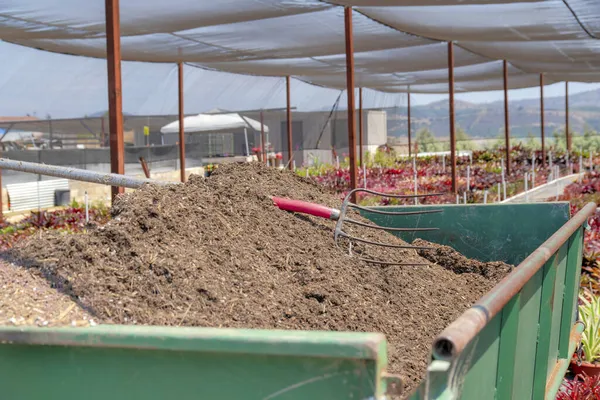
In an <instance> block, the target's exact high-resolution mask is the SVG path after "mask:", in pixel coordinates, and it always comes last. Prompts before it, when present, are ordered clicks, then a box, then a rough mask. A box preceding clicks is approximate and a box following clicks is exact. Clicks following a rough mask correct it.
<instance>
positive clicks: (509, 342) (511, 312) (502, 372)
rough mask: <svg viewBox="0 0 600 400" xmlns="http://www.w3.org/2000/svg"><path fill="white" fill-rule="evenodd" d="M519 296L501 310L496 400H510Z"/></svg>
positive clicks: (517, 328) (519, 305) (517, 332)
mask: <svg viewBox="0 0 600 400" xmlns="http://www.w3.org/2000/svg"><path fill="white" fill-rule="evenodd" d="M520 307H521V295H520V294H517V295H516V296H514V297H513V298H512V299H511V300H510V301H509V302H508V304H506V306H504V309H503V310H502V324H501V326H500V349H499V350H498V352H499V354H500V357H499V359H498V375H497V379H496V399H497V400H503V399H510V396H511V393H512V386H513V381H514V376H515V375H514V374H515V359H516V353H517V336H518V334H519V311H520Z"/></svg>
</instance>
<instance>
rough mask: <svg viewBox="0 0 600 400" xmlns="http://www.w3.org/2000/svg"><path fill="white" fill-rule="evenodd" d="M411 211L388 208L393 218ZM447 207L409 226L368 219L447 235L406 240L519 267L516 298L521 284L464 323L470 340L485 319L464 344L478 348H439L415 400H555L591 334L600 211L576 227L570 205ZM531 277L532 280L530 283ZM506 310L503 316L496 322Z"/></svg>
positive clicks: (496, 294) (489, 298)
mask: <svg viewBox="0 0 600 400" xmlns="http://www.w3.org/2000/svg"><path fill="white" fill-rule="evenodd" d="M420 208H421V209H436V208H438V209H439V208H440V206H421V207H420ZM408 209H409V208H407V207H394V208H390V207H386V210H387V211H406V210H408ZM410 209H411V210H414V207H410ZM441 209H442V210H443V212H442V213H441V214H424V215H418V216H405V217H402V219H401V218H399V217H396V218H394V219H390V218H386V217H385V216H382V215H377V214H371V215H367V213H365V214H364V215H365V216H368V217H369V218H371V219H372V220H373V221H374V222H376V223H377V224H379V225H385V226H393V227H439V228H440V230H439V231H430V232H399V233H397V235H398V236H400V237H401V238H403V239H404V240H406V241H409V242H410V241H412V240H414V239H415V238H417V237H421V238H423V239H426V240H430V241H432V242H436V243H440V244H446V245H450V246H452V247H454V248H455V249H457V250H459V251H461V252H462V253H463V254H465V255H467V256H469V257H472V258H475V259H479V260H481V261H494V260H498V261H506V262H509V263H512V264H519V265H518V266H517V267H516V269H515V271H514V272H513V274H511V277H510V278H511V281H512V282H514V285H513V287H512V289H513V291H514V292H515V293H514V295H512V296H508V295H507V293H508V290H507V289H510V288H511V285H504V287H503V288H501V287H500V286H502V285H498V286H497V287H496V288H495V289H494V290H493V291H492V292H490V293H489V294H487V295H486V296H485V297H484V299H482V301H480V302H478V304H476V305H474V306H473V308H472V309H471V310H469V311H470V312H471V313H470V315H466V316H463V317H464V318H463V317H461V319H459V321H460V322H459V321H456V322H455V323H454V325H455V326H454V330H453V331H454V332H458V335H459V336H460V335H461V334H463V332H461V329H464V326H467V325H469V324H474V323H476V322H474V321H476V320H477V318H478V317H479V318H483V319H485V321H484V322H483V323H481V322H480V325H481V329H480V330H479V331H477V333H476V335H473V337H469V338H468V339H464V340H468V341H467V343H466V345H465V346H464V348H463V349H462V350H461V351H460V352H459V353H458V354H456V355H453V356H443V355H442V356H439V354H436V351H435V348H434V351H433V354H432V362H431V365H430V368H429V372H428V378H427V379H426V380H425V381H424V382H423V383H422V385H421V386H420V387H419V389H418V390H417V391H416V392H415V393H414V394H413V396H412V398H411V399H413V400H417V399H444V398H457V399H472V400H475V399H477V400H479V399H481V400H485V399H499V400H503V399H519V400H521V399H545V398H547V399H554V396H555V394H556V391H557V390H558V386H559V384H560V380H561V379H562V376H563V375H564V373H565V371H566V369H567V366H568V363H569V360H570V358H571V355H572V354H573V349H574V346H575V342H576V341H577V333H578V332H580V330H581V326H580V325H579V324H576V304H577V303H576V301H577V295H578V288H579V274H580V269H581V261H582V260H581V258H582V253H583V224H584V223H585V221H586V219H587V216H589V215H591V214H592V213H593V212H594V211H595V204H591V205H588V206H587V207H586V208H585V209H584V210H583V211H582V212H581V213H580V214H578V216H577V217H578V218H577V219H574V220H571V221H569V223H568V224H567V221H568V220H569V205H568V203H546V204H514V205H472V206H471V205H470V206H460V205H459V206H442V207H441ZM528 274H529V275H531V276H529V275H528ZM519 275H521V278H519ZM525 276H528V279H522V277H525ZM507 279H508V278H507ZM519 281H520V282H519ZM516 285H520V287H516ZM498 304H502V308H501V310H499V312H497V313H496V314H495V315H494V316H492V315H490V309H493V308H494V306H496V307H497V305H498ZM477 314H478V315H477ZM461 324H462V325H463V328H461V326H460V325H461ZM449 331H452V328H450V329H449ZM466 331H471V332H475V331H476V330H474V329H468V328H467V329H466ZM443 335H444V334H443V333H442V336H443ZM467 335H468V334H467V333H466V332H465V333H464V335H463V336H467Z"/></svg>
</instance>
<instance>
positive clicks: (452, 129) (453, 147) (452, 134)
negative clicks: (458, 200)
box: [448, 42, 457, 194]
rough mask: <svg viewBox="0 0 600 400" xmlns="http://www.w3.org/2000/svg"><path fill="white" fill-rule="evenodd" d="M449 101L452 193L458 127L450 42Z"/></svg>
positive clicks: (452, 52)
mask: <svg viewBox="0 0 600 400" xmlns="http://www.w3.org/2000/svg"><path fill="white" fill-rule="evenodd" d="M448 101H449V114H450V164H451V167H452V193H454V194H456V193H457V184H456V128H455V124H454V44H453V43H452V42H448Z"/></svg>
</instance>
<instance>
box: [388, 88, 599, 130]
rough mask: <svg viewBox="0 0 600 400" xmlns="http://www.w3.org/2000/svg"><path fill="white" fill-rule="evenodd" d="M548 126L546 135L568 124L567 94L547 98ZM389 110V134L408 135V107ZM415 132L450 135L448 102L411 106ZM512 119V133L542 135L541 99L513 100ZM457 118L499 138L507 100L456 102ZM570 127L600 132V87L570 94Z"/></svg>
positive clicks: (466, 125) (468, 127)
mask: <svg viewBox="0 0 600 400" xmlns="http://www.w3.org/2000/svg"><path fill="white" fill-rule="evenodd" d="M544 110H545V113H544V119H545V121H544V125H545V130H546V135H547V136H548V137H552V134H553V132H554V131H555V130H563V129H564V125H565V99H564V97H563V96H556V97H545V98H544ZM386 111H387V112H388V135H389V136H395V137H403V136H404V137H406V135H407V119H406V112H407V110H406V107H399V108H391V109H387V110H386ZM411 117H412V127H413V131H415V132H416V130H418V129H420V128H424V127H427V128H428V129H430V130H431V131H432V132H433V134H434V135H435V136H438V137H447V136H448V132H449V121H448V101H446V100H441V101H436V102H433V103H430V104H427V105H420V106H413V107H412V108H411ZM509 118H510V130H511V136H514V137H526V136H527V135H528V134H529V133H532V134H534V135H536V136H537V135H539V132H540V101H539V99H523V100H510V94H509ZM455 119H456V123H457V125H458V126H460V127H461V128H462V129H464V130H465V131H466V132H467V134H468V135H469V136H471V137H473V138H489V137H497V136H498V135H499V134H500V133H503V132H504V101H494V102H491V103H479V104H477V103H470V102H467V101H456V102H455ZM569 128H570V129H571V130H572V131H574V132H577V133H582V132H583V131H584V129H586V128H590V129H594V130H596V131H600V89H596V90H590V91H587V92H581V93H577V94H572V95H570V96H569Z"/></svg>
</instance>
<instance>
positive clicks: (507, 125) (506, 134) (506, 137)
mask: <svg viewBox="0 0 600 400" xmlns="http://www.w3.org/2000/svg"><path fill="white" fill-rule="evenodd" d="M502 67H503V70H504V142H505V144H506V150H505V152H506V175H510V123H509V121H508V63H507V62H506V60H504V61H503V62H502Z"/></svg>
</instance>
